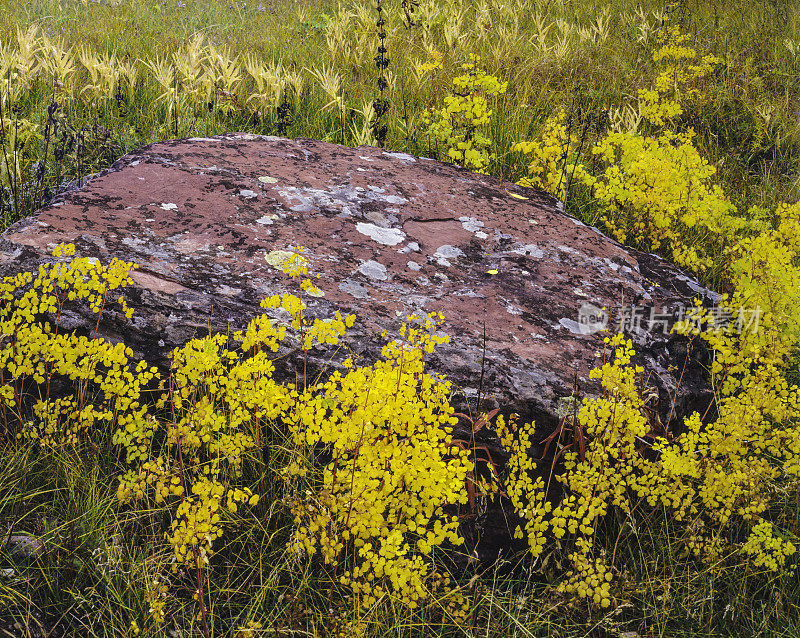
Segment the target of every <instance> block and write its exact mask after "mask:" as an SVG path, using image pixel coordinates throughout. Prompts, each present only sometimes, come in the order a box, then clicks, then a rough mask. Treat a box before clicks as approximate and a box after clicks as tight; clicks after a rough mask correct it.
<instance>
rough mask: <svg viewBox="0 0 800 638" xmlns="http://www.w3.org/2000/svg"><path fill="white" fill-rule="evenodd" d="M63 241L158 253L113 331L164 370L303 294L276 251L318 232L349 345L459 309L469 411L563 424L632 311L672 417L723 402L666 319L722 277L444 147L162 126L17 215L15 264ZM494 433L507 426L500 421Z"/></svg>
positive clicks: (457, 334) (655, 387)
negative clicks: (655, 250)
mask: <svg viewBox="0 0 800 638" xmlns="http://www.w3.org/2000/svg"><path fill="white" fill-rule="evenodd" d="M60 242H71V243H74V244H75V245H76V249H77V253H78V254H79V255H82V256H89V257H96V258H99V259H101V260H103V261H106V262H109V261H110V260H111V259H112V258H113V257H118V258H120V259H123V260H126V261H134V262H136V263H137V264H139V269H138V270H136V271H134V273H133V279H134V281H135V286H134V287H133V288H132V289H130V290H129V293H128V296H129V298H130V299H132V305H133V307H134V308H135V314H134V316H133V319H132V320H127V319H125V317H124V316H123V315H121V314H120V313H119V312H116V311H114V310H106V312H105V313H104V318H103V321H102V323H101V326H100V334H101V335H102V336H105V337H107V338H109V339H111V340H112V341H119V340H123V341H125V343H126V344H128V345H129V346H131V347H132V348H133V349H134V352H135V353H136V356H137V357H141V358H145V359H146V360H148V361H150V362H151V363H155V364H158V365H160V366H162V367H167V366H168V358H167V355H168V353H169V352H170V351H171V350H172V349H173V348H175V347H176V346H180V345H183V344H184V343H185V342H186V341H187V340H188V339H190V338H192V337H193V336H200V335H203V334H206V333H207V331H208V330H209V329H210V330H212V331H228V330H230V331H231V332H232V331H233V330H236V329H240V328H242V327H243V326H244V325H246V323H247V322H248V321H249V320H250V319H251V318H252V317H253V316H255V315H256V314H258V313H261V312H263V310H262V309H261V308H260V307H259V301H260V300H261V299H262V298H264V297H266V296H270V295H273V294H275V293H282V292H285V291H291V292H296V291H297V288H296V285H295V284H294V283H293V282H292V281H291V280H290V279H289V277H288V276H287V275H285V274H284V273H283V272H282V271H281V270H280V269H278V268H276V267H275V266H274V265H272V264H275V263H276V260H275V259H266V257H268V256H269V255H270V254H272V255H273V256H274V255H275V253H274V252H273V251H291V250H293V248H294V247H296V246H304V247H305V253H304V255H305V257H306V258H307V259H308V260H309V262H310V266H311V270H312V271H313V272H319V273H321V275H322V277H321V278H320V279H318V280H316V281H317V284H318V285H319V287H320V288H321V289H322V290H323V291H324V297H319V298H312V299H309V308H308V313H309V314H310V315H311V316H319V317H328V316H330V315H332V314H333V312H334V311H336V310H342V311H346V312H354V313H356V314H357V316H358V321H357V323H356V326H355V327H354V329H353V331H352V332H351V334H350V337H349V343H350V344H351V346H352V347H353V349H354V350H355V351H356V352H359V353H361V354H363V355H364V359H365V361H366V362H371V361H374V360H375V359H376V357H377V356H378V355H379V353H380V347H381V346H382V345H383V343H384V342H385V339H383V338H382V337H381V333H382V332H383V331H384V330H387V331H388V332H389V334H394V333H396V331H397V328H398V327H399V324H400V318H399V317H401V316H405V315H407V314H410V313H417V314H421V313H428V312H431V311H442V312H443V313H444V316H445V319H446V323H445V326H444V330H445V331H446V332H447V333H448V334H449V335H450V337H451V342H450V344H449V345H445V346H442V347H440V348H439V349H438V350H437V351H436V353H435V354H434V355H433V356H431V357H430V360H429V370H431V371H434V372H436V373H438V374H441V375H444V376H446V377H447V378H448V379H450V380H451V381H453V382H454V384H455V385H456V386H457V387H458V388H459V394H457V395H456V396H454V397H453V401H454V403H455V405H456V406H457V407H458V408H459V409H460V410H462V411H465V410H467V409H472V410H473V411H474V410H475V408H476V407H477V405H476V404H477V397H478V393H479V391H482V395H487V396H486V398H485V400H484V401H483V402H482V405H481V408H482V409H483V410H489V409H492V408H494V407H498V408H501V409H502V410H503V411H504V412H516V413H518V414H520V416H521V419H522V420H525V421H527V420H535V421H536V422H537V427H539V428H542V431H547V430H548V429H552V428H553V427H554V426H555V425H556V424H557V423H558V421H559V418H560V417H561V416H563V415H564V413H565V411H569V410H570V406H571V405H572V403H571V401H572V400H571V399H570V397H572V396H574V395H575V393H576V391H577V392H578V393H580V394H591V393H593V392H596V391H597V390H598V387H597V385H596V382H594V381H590V380H589V375H588V373H589V370H590V369H591V368H592V367H594V366H595V365H596V364H597V363H598V361H599V358H598V357H599V356H600V354H601V351H602V350H603V337H604V336H605V333H604V332H603V331H600V330H598V328H600V327H602V325H603V323H604V322H607V323H608V324H609V327H611V328H612V329H613V328H615V327H617V326H615V325H614V324H615V323H618V322H619V321H620V319H624V317H622V314H625V313H622V314H621V313H620V308H623V309H624V310H626V311H627V315H631V314H633V315H637V313H638V316H639V317H640V318H643V321H641V322H640V323H639V322H635V321H630V320H624V321H623V322H622V323H625V324H628V326H627V327H628V328H633V329H632V330H631V333H632V337H633V338H634V341H635V344H636V347H637V351H638V355H637V356H638V358H639V362H640V363H641V364H642V365H644V366H645V369H646V375H647V379H648V384H649V385H650V386H651V388H652V396H653V399H654V400H653V409H654V415H658V416H659V418H660V420H661V422H662V423H663V425H664V426H665V427H669V424H670V423H671V422H673V421H675V420H676V419H678V418H680V417H681V416H682V415H683V414H685V413H686V412H687V411H689V410H694V409H699V410H700V411H701V412H705V411H706V409H707V408H708V405H709V402H710V401H711V393H710V390H709V387H708V385H707V382H706V380H705V375H704V372H703V366H702V361H701V360H700V359H701V357H702V351H701V350H700V349H697V348H694V349H693V348H690V347H689V343H688V342H687V341H686V340H685V339H683V338H680V337H676V336H674V335H670V334H668V333H667V331H666V330H664V326H666V325H667V323H668V321H670V320H675V319H677V318H678V317H679V315H680V313H681V312H682V308H684V307H687V306H689V305H691V303H692V299H693V298H695V297H701V298H702V299H703V300H704V301H705V302H713V301H715V299H716V296H715V295H714V293H712V292H710V291H708V290H706V289H704V288H702V287H700V286H699V285H698V284H697V283H696V282H695V281H694V280H693V279H692V278H691V277H689V276H687V274H686V273H685V272H683V271H681V270H680V269H679V268H677V267H675V266H672V265H670V264H669V263H667V262H665V261H663V260H662V259H660V258H659V257H656V256H654V255H650V254H646V253H642V252H637V251H635V250H630V249H626V248H624V247H623V246H621V245H620V244H619V243H617V242H615V241H613V240H611V239H609V238H607V237H605V236H604V235H602V234H601V233H600V232H599V231H598V230H597V229H595V228H591V227H589V226H587V225H585V224H583V223H582V222H580V221H578V220H577V219H575V218H573V217H571V216H569V215H566V214H565V213H564V212H563V205H562V204H561V203H560V202H558V201H557V200H556V199H554V198H553V197H551V196H549V195H547V194H545V193H542V192H539V191H536V190H533V189H528V188H523V187H520V186H517V185H515V184H512V183H509V182H506V181H503V180H501V179H498V178H494V177H489V176H486V175H478V174H475V173H470V172H468V171H465V170H462V169H460V168H458V167H455V166H452V165H449V164H443V163H440V162H437V161H433V160H429V159H424V158H417V157H412V156H410V155H406V154H403V153H391V152H387V151H383V150H381V149H377V148H371V147H359V148H355V149H353V148H347V147H343V146H338V145H335V144H329V143H325V142H319V141H314V140H307V139H298V140H289V139H282V138H276V137H263V136H256V135H242V134H228V135H221V136H215V137H209V138H191V139H184V140H175V141H167V142H159V143H155V144H151V145H149V146H146V147H144V148H141V149H139V150H138V151H135V152H133V153H130V154H128V155H126V156H125V157H123V158H121V159H120V160H119V161H117V162H116V163H115V164H114V165H113V166H112V167H111V168H109V169H108V170H105V171H103V172H101V173H100V174H98V175H97V176H95V177H94V178H93V179H91V180H89V181H88V182H87V183H86V184H85V185H84V186H83V188H81V189H79V190H75V191H71V192H68V193H64V194H62V195H60V196H58V197H56V199H55V200H53V201H52V202H50V204H49V205H47V206H46V207H44V208H43V209H41V210H40V211H39V212H38V213H36V214H35V215H33V216H31V217H28V218H26V219H23V220H21V221H19V222H17V223H16V224H14V225H13V226H11V227H9V228H8V229H7V230H6V231H5V232H4V233H3V234H2V237H0V276H6V275H11V274H14V273H16V272H20V271H23V270H35V269H36V268H37V267H38V265H39V264H40V263H42V262H50V261H54V258H53V257H52V256H51V255H50V253H51V251H52V249H53V248H54V247H55V246H56V245H57V244H58V243H60ZM270 262H272V264H271V263H270ZM603 307H605V308H606V309H607V311H606V314H605V315H603V312H602V311H601V310H600V309H601V308H603ZM631 309H633V313H631ZM650 313H655V314H654V315H652V316H651V314H650ZM651 318H652V319H653V320H654V321H653V322H650V319H651ZM667 318H668V319H667ZM95 320H96V316H94V315H92V314H91V312H90V311H88V309H87V310H86V311H85V314H84V315H81V314H78V313H68V314H66V315H64V316H63V317H62V323H63V325H64V326H65V327H66V328H68V329H74V328H81V327H83V328H87V327H92V328H94V325H95ZM634 324H636V325H634ZM623 327H624V326H623ZM295 357H296V358H295V359H294V360H292V359H290V360H289V363H290V364H292V363H295V364H296V363H298V360H299V359H298V357H299V358H301V355H300V354H296V355H295ZM312 361H316V362H317V363H320V362H322V358H318V359H315V358H314V357H312ZM295 369H302V366H299V365H297V366H295ZM284 372H286V369H284ZM293 380H294V379H293ZM484 435H485V436H484V438H486V442H488V443H490V444H491V443H493V440H492V436H491V431H490V429H489V430H487V432H485V433H484Z"/></svg>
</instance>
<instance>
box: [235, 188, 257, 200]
mask: <svg viewBox="0 0 800 638" xmlns="http://www.w3.org/2000/svg"><path fill="white" fill-rule="evenodd" d="M239 195H241V196H242V197H244V198H245V199H254V198H256V197H258V193H256V192H255V191H251V190H249V189H244V190H240V191H239Z"/></svg>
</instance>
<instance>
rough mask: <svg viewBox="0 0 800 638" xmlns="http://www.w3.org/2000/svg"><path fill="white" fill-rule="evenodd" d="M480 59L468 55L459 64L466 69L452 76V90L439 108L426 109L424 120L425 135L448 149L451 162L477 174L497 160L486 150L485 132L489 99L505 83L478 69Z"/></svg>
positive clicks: (503, 89) (426, 68) (437, 66)
mask: <svg viewBox="0 0 800 638" xmlns="http://www.w3.org/2000/svg"><path fill="white" fill-rule="evenodd" d="M479 63H480V58H479V57H477V56H475V55H474V54H470V61H469V62H465V63H464V64H462V65H461V68H462V70H463V71H464V72H465V73H463V74H462V75H459V76H457V77H455V78H453V89H454V90H453V92H452V93H451V94H450V95H447V96H445V98H444V106H443V107H442V108H441V109H433V110H427V111H425V114H424V115H423V122H424V123H425V125H426V126H427V127H428V129H427V134H428V135H429V136H430V137H432V138H433V139H435V140H437V141H438V142H439V143H441V144H443V145H444V146H445V147H446V148H447V156H448V157H449V158H450V160H451V161H453V162H455V163H456V164H458V165H460V166H463V167H464V168H467V169H469V170H471V171H475V172H476V173H485V172H486V171H487V169H488V167H489V163H490V162H491V161H493V160H495V159H496V156H495V154H494V153H491V154H490V153H489V149H490V148H491V145H492V140H491V139H489V138H488V137H487V136H486V134H485V133H484V130H485V127H486V126H487V125H488V124H489V121H490V118H491V116H492V110H491V109H490V108H489V101H490V100H492V99H495V98H497V96H498V95H501V94H503V93H505V92H506V89H507V88H508V82H500V80H498V79H497V78H496V77H494V76H493V75H488V74H487V73H486V72H485V71H484V70H482V69H480V68H478V66H477V65H478V64H479ZM440 68H441V61H439V60H437V61H436V62H434V63H433V64H428V65H422V66H421V67H420V70H422V71H432V70H434V69H440Z"/></svg>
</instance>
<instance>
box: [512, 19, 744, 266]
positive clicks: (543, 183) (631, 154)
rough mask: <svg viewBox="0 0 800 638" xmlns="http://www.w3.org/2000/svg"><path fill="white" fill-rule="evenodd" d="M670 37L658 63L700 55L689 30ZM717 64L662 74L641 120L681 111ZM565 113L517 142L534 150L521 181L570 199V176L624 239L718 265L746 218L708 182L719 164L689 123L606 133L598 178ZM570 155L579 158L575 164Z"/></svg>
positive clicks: (655, 120) (685, 261) (646, 96)
mask: <svg viewBox="0 0 800 638" xmlns="http://www.w3.org/2000/svg"><path fill="white" fill-rule="evenodd" d="M666 37H670V38H671V39H670V41H669V42H668V43H667V44H665V45H664V46H663V47H661V48H660V49H659V50H658V51H656V52H655V53H654V54H653V60H654V61H655V62H656V63H661V62H664V61H667V62H668V61H669V60H672V61H674V62H677V61H680V60H681V59H685V58H693V57H694V56H695V52H694V50H693V49H690V48H688V47H686V46H683V43H684V42H685V41H686V40H687V39H688V36H686V35H684V34H681V33H680V32H679V31H678V30H677V29H672V30H670V31H669V33H668V34H666V35H664V36H662V41H663V38H666ZM719 62H721V60H719V59H718V58H715V57H713V56H706V57H705V58H704V59H703V63H702V64H700V65H699V66H692V67H689V68H688V69H685V68H683V67H680V66H675V65H668V66H667V68H665V69H664V70H663V71H662V73H661V74H660V75H659V76H658V78H657V79H656V89H655V90H652V91H645V90H642V91H640V95H639V115H640V116H641V118H643V119H645V120H647V121H649V122H650V123H651V124H652V125H657V126H661V125H664V124H666V123H667V122H668V121H669V120H670V118H673V117H676V116H678V115H680V114H681V113H682V112H683V111H682V109H681V106H680V105H681V103H682V101H683V100H685V99H688V98H689V97H692V96H699V95H701V94H700V93H699V92H698V90H697V89H691V90H688V89H687V87H688V85H689V83H690V82H696V81H697V80H698V79H700V78H703V77H705V75H707V74H708V73H709V72H710V71H711V70H712V65H713V64H716V63H719ZM667 94H670V95H672V97H671V99H667V97H666V96H667ZM564 119H565V113H564V110H563V109H561V110H560V112H559V113H558V114H556V115H555V116H553V117H551V118H549V119H548V121H547V124H546V126H545V130H544V133H543V135H542V139H541V141H538V142H518V143H517V144H515V145H514V146H513V147H512V150H514V151H518V152H522V153H523V154H526V155H532V161H531V162H530V164H529V165H528V168H527V173H528V174H527V176H526V177H523V178H522V179H521V180H520V181H519V182H518V183H519V184H521V185H523V186H534V187H538V188H543V189H544V190H547V191H548V192H550V193H552V194H553V195H555V196H556V197H559V198H561V199H564V197H565V194H566V192H567V189H568V188H569V185H568V184H567V180H566V176H567V175H569V176H570V177H571V178H572V179H577V180H578V182H579V183H582V184H584V185H586V186H588V187H590V188H592V189H593V195H594V197H595V199H596V200H597V201H598V202H599V203H600V204H601V206H602V209H603V214H602V216H601V217H600V221H601V222H603V224H605V226H606V228H607V229H608V231H609V232H610V233H611V234H612V235H613V236H614V237H615V238H616V239H617V240H619V241H620V242H623V243H628V244H630V245H633V246H635V247H637V248H640V249H642V250H646V251H648V252H652V251H662V252H664V253H666V254H667V255H668V256H670V257H671V259H672V260H673V261H674V262H675V263H677V264H678V265H680V266H684V267H686V268H689V269H691V270H694V271H696V272H703V271H706V270H708V269H710V268H712V267H714V265H715V260H716V261H718V258H717V256H718V255H719V254H720V253H721V252H722V251H723V250H724V249H725V248H726V247H727V246H728V238H729V237H731V236H733V235H735V234H737V233H739V232H740V231H741V230H742V229H743V227H744V225H745V222H744V220H743V219H741V218H739V217H738V216H737V215H736V214H735V213H736V211H735V207H734V206H733V205H732V204H731V203H730V201H729V200H728V199H727V197H726V196H725V194H724V193H723V191H722V189H721V188H720V187H719V186H718V185H713V184H711V183H710V180H711V178H712V177H713V175H714V174H715V173H716V168H715V167H713V166H710V165H709V164H708V161H707V160H705V159H703V158H702V157H700V155H699V153H698V152H697V149H696V148H695V147H694V145H693V144H692V138H693V137H694V134H695V133H694V131H693V130H692V129H691V128H689V129H687V130H686V131H684V132H681V133H675V132H673V131H670V130H664V131H662V132H661V133H660V134H658V135H641V134H640V133H638V132H637V131H635V130H634V131H625V132H621V131H619V132H610V133H608V134H607V135H606V136H605V137H604V138H603V139H602V140H599V141H598V142H597V144H595V146H594V148H593V149H592V153H593V154H594V155H597V156H599V157H600V158H601V159H602V160H603V162H604V163H605V164H606V169H605V171H604V173H602V174H601V175H600V176H599V177H595V176H593V175H590V174H589V173H588V172H587V171H586V168H585V166H584V165H583V164H581V163H579V162H578V161H577V159H576V158H575V150H576V148H577V146H578V139H577V136H575V135H568V134H567V130H566V127H565V126H564V123H563V122H564ZM570 158H574V159H572V161H571V162H570V161H569V160H570Z"/></svg>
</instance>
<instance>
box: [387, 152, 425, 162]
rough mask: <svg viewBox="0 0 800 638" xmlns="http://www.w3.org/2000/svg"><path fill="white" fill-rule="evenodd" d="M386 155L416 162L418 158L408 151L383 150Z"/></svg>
mask: <svg viewBox="0 0 800 638" xmlns="http://www.w3.org/2000/svg"><path fill="white" fill-rule="evenodd" d="M383 154H384V155H388V156H389V157H393V158H395V159H399V160H402V161H404V162H416V161H417V160H416V158H415V157H414V156H412V155H409V154H408V153H389V152H388V151H384V152H383Z"/></svg>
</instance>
